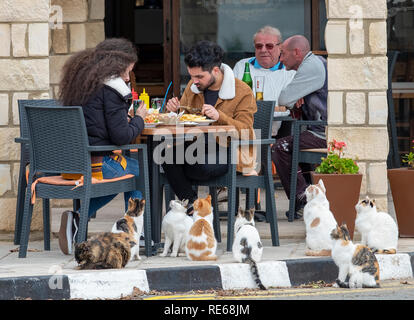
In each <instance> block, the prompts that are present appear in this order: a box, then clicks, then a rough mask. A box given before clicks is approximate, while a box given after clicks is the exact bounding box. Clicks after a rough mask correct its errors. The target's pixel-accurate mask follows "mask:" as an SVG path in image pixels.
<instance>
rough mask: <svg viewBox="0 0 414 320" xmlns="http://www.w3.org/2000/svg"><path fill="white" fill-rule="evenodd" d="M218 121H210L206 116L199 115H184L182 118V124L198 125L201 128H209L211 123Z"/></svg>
mask: <svg viewBox="0 0 414 320" xmlns="http://www.w3.org/2000/svg"><path fill="white" fill-rule="evenodd" d="M215 121H216V120H213V119H209V118H207V117H206V116H201V115H198V114H183V115H182V116H181V117H180V122H185V123H189V122H190V123H196V124H197V125H199V126H208V125H209V124H210V123H212V122H215Z"/></svg>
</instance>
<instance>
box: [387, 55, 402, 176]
mask: <svg viewBox="0 0 414 320" xmlns="http://www.w3.org/2000/svg"><path fill="white" fill-rule="evenodd" d="M398 54H399V52H398V51H388V52H387V57H388V90H387V101H388V135H389V141H390V151H389V153H388V158H387V166H388V169H393V168H399V167H401V160H400V153H399V151H398V138H397V125H396V122H395V109H394V99H393V97H392V74H393V72H394V67H395V63H396V62H397V57H398Z"/></svg>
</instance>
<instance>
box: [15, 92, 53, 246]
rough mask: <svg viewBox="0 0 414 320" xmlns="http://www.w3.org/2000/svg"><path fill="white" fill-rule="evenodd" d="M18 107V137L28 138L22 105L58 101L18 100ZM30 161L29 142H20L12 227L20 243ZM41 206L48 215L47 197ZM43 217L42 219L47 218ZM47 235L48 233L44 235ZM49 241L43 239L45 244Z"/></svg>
mask: <svg viewBox="0 0 414 320" xmlns="http://www.w3.org/2000/svg"><path fill="white" fill-rule="evenodd" d="M17 103H18V108H19V122H20V137H21V138H28V137H29V127H28V123H27V116H26V110H25V109H24V106H39V105H42V106H57V105H59V104H58V102H57V101H56V100H54V99H41V100H18V101H17ZM16 142H21V141H20V138H16ZM29 163H30V154H29V144H28V143H21V146H20V169H19V181H18V189H17V203H16V222H15V227H14V244H16V245H17V244H20V236H21V229H22V218H23V208H24V197H25V194H26V187H27V182H26V167H27V166H28V165H29ZM43 208H44V212H45V213H46V215H47V217H48V216H49V214H48V212H49V199H43ZM47 217H43V219H47ZM44 236H45V237H49V236H50V235H49V234H48V235H46V234H45V235H44ZM47 243H49V241H45V244H47ZM45 250H50V248H49V247H45Z"/></svg>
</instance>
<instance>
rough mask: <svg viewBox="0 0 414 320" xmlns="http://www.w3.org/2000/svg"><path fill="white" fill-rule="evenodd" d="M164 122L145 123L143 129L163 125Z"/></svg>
mask: <svg viewBox="0 0 414 320" xmlns="http://www.w3.org/2000/svg"><path fill="white" fill-rule="evenodd" d="M163 123H164V122H155V123H145V128H155V127H156V126H158V125H160V124H163Z"/></svg>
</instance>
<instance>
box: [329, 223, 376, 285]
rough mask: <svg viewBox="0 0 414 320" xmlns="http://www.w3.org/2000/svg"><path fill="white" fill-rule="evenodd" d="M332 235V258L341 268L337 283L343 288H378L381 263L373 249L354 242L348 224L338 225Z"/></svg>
mask: <svg viewBox="0 0 414 320" xmlns="http://www.w3.org/2000/svg"><path fill="white" fill-rule="evenodd" d="M331 237H332V240H333V247H332V259H333V260H334V262H335V264H336V265H337V266H338V268H339V274H338V279H336V285H337V286H339V287H341V288H378V287H379V280H380V275H379V264H378V261H377V258H376V257H375V255H374V253H373V252H372V251H371V249H370V248H368V247H367V246H364V245H361V244H360V245H355V244H353V243H352V241H351V237H350V235H349V231H348V228H347V226H346V224H343V225H341V226H340V227H339V226H336V228H335V229H333V230H332V232H331ZM347 277H349V280H348V282H346V279H347Z"/></svg>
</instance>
